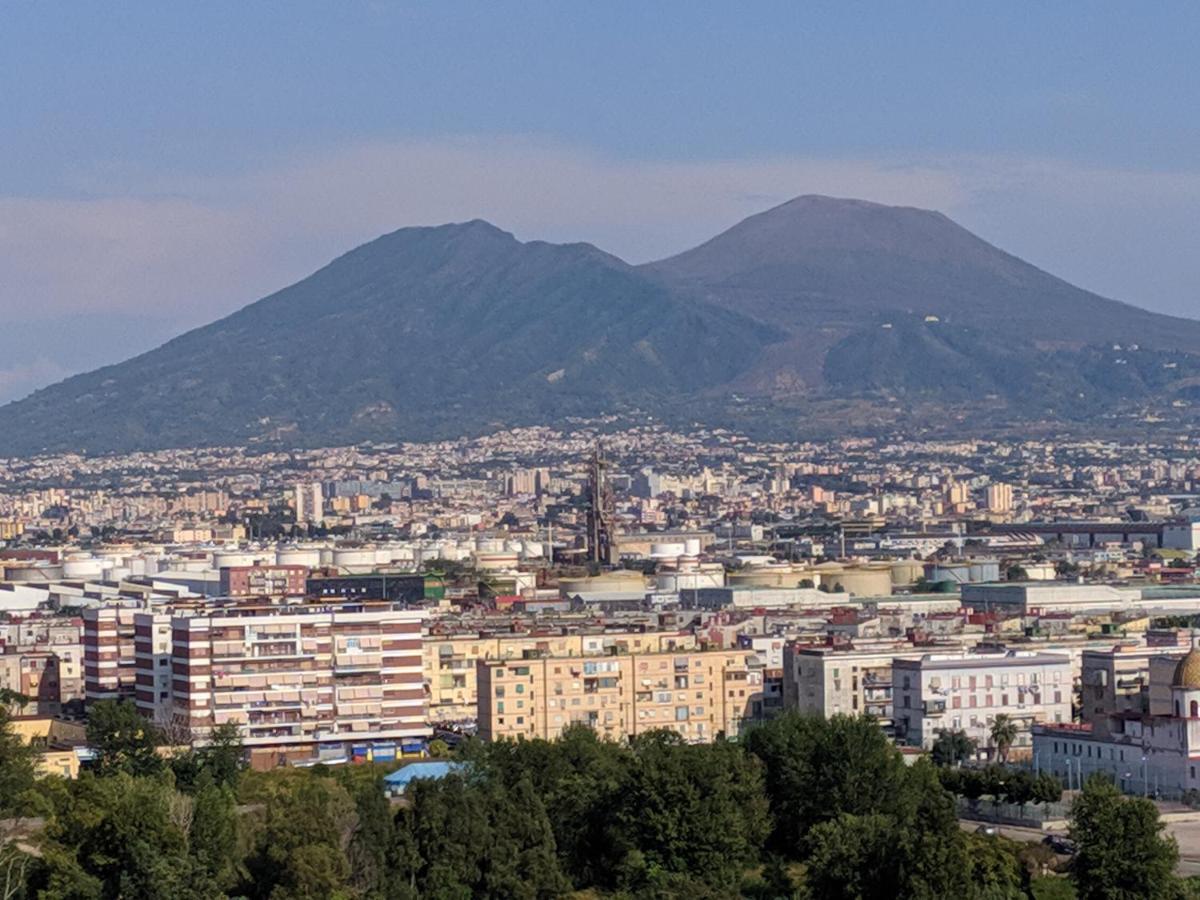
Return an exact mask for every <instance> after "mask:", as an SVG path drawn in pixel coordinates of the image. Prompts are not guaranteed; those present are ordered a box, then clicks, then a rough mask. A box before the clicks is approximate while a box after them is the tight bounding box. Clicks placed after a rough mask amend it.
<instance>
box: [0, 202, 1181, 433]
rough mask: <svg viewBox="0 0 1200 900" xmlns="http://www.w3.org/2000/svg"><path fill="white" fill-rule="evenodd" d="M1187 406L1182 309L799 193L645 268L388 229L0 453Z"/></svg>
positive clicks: (29, 412)
mask: <svg viewBox="0 0 1200 900" xmlns="http://www.w3.org/2000/svg"><path fill="white" fill-rule="evenodd" d="M1193 400H1200V322H1195V321H1192V320H1187V319H1178V318H1172V317H1169V316H1163V315H1158V314H1155V313H1150V312H1147V311H1145V310H1142V309H1139V308H1137V307H1134V306H1130V305H1128V304H1124V303H1119V302H1116V301H1113V300H1108V299H1105V298H1102V297H1098V296H1096V295H1095V294H1091V293H1089V292H1087V291H1084V290H1081V289H1079V288H1076V287H1074V286H1072V285H1070V284H1068V283H1066V282H1064V281H1062V280H1061V279H1058V278H1055V277H1054V276H1052V275H1049V274H1048V273H1046V272H1043V271H1041V270H1040V269H1037V268H1036V267H1034V266H1031V265H1029V264H1027V263H1025V262H1022V261H1021V260H1019V259H1017V258H1016V257H1013V256H1011V255H1009V254H1007V253H1004V252H1003V251H1001V250H999V249H997V248H995V247H993V246H992V245H990V244H988V243H987V242H985V241H983V240H981V239H980V238H978V237H976V236H974V235H973V234H971V233H970V232H968V231H966V230H965V229H963V228H961V227H960V226H958V225H956V224H955V223H954V222H952V221H951V220H949V219H948V218H946V217H945V216H943V215H941V214H940V213H936V212H929V211H926V210H920V209H911V208H903V207H888V206H881V205H879V204H874V203H867V202H863V201H859V200H840V199H835V198H829V197H818V196H804V197H798V198H796V199H795V200H792V201H789V202H788V203H785V204H783V205H781V206H778V207H775V208H774V209H771V210H768V211H766V212H763V213H760V214H758V215H755V216H751V217H750V218H748V219H746V220H745V221H743V222H741V223H739V224H737V225H735V226H734V227H733V228H731V229H729V230H728V231H726V232H724V233H722V234H720V235H718V236H716V237H714V238H713V239H712V240H710V241H707V242H706V243H704V244H701V245H700V246H698V247H696V248H694V249H692V250H689V251H687V252H685V253H682V254H680V255H678V256H674V257H671V258H670V259H666V260H662V261H659V262H655V263H650V264H647V265H643V266H637V267H634V266H630V265H627V264H626V263H624V262H622V261H621V260H619V259H617V258H616V257H614V256H611V255H609V254H607V253H604V252H603V251H601V250H599V249H597V248H596V247H593V246H591V245H588V244H567V245H557V244H549V243H545V242H541V241H530V242H521V241H519V240H517V239H516V238H515V237H513V236H512V235H511V234H508V233H506V232H504V231H501V230H500V229H498V228H496V227H494V226H492V225H489V224H488V223H486V222H482V221H473V222H467V223H464V224H456V225H443V226H439V227H430V228H405V229H401V230H399V231H396V232H393V233H391V234H388V235H385V236H383V237H381V238H378V239H377V240H374V241H372V242H370V243H368V244H365V245H363V246H361V247H359V248H357V249H355V250H353V251H351V252H349V253H347V254H346V255H344V256H342V257H339V258H338V259H336V260H334V261H333V262H332V263H330V264H329V265H327V266H325V267H324V268H323V269H321V270H319V271H318V272H316V273H314V274H313V275H311V276H309V277H308V278H305V279H304V280H302V281H300V282H298V283H297V284H294V285H292V286H291V287H288V288H285V289H284V290H282V291H279V292H278V293H276V294H272V295H271V296H269V297H266V298H264V299H262V300H260V301H258V302H256V303H253V304H251V305H249V306H247V307H245V308H244V309H242V310H240V311H238V312H236V313H234V314H233V315H230V316H228V317H226V318H224V319H221V320H220V321H217V322H214V323H212V324H211V325H208V326H205V327H203V328H198V329H196V330H194V331H190V332H188V333H186V334H184V335H182V336H180V337H178V338H175V339H174V340H172V341H169V342H168V343H166V344H164V345H163V346H161V347H159V348H158V349H156V350H153V351H151V352H149V353H145V354H143V355H141V356H138V357H135V358H133V359H131V360H128V361H127V362H124V363H121V364H119V365H115V366H108V367H106V368H103V369H98V370H96V371H94V372H90V373H87V374H84V375H78V376H76V377H74V378H69V379H67V380H66V381H63V382H61V383H60V384H56V385H53V386H51V387H48V388H45V389H43V390H40V391H37V392H36V393H34V394H32V395H30V396H29V397H27V398H25V399H24V400H21V401H18V402H15V403H11V404H8V405H7V406H4V407H2V408H0V455H18V454H29V453H34V452H37V451H39V450H42V449H48V450H56V451H61V450H79V451H86V452H101V451H112V450H129V449H135V448H158V447H182V446H195V445H217V444H244V443H248V442H256V441H261V442H269V443H279V444H285V445H286V444H292V445H309V446H312V445H320V444H337V443H345V442H355V441H362V440H398V439H427V438H434V437H446V436H453V435H458V434H462V433H468V432H477V431H482V430H486V429H489V428H493V427H501V426H506V425H508V426H511V425H518V424H532V423H548V422H556V421H561V420H562V419H564V418H565V417H570V416H596V415H600V414H606V413H618V414H621V413H632V412H635V411H640V412H643V413H652V414H655V415H659V416H665V417H666V418H668V419H670V420H673V421H678V422H681V423H686V422H691V421H696V420H698V419H702V420H708V421H712V422H734V423H736V424H738V425H740V426H767V425H772V424H774V425H778V426H780V427H782V430H783V431H784V432H785V433H786V432H788V431H791V432H793V433H794V432H796V431H798V430H799V431H803V430H804V429H805V428H806V427H808V426H810V425H814V424H815V423H816V417H817V416H819V415H821V414H822V413H820V412H819V404H821V403H826V404H827V405H828V404H833V405H834V407H836V410H835V412H833V413H831V414H830V416H831V417H830V421H829V423H828V424H830V425H831V427H843V428H845V427H849V424H848V423H851V420H849V419H847V418H846V417H845V415H846V414H845V409H846V404H847V403H851V404H855V406H854V408H855V409H856V410H859V409H865V408H879V409H884V408H886V409H888V410H892V411H894V410H896V409H897V408H899V406H907V407H910V408H912V407H916V406H918V405H921V404H924V408H927V409H933V410H935V411H936V410H938V409H947V410H948V409H950V408H952V407H953V408H961V409H979V408H981V406H986V407H987V408H988V409H994V410H997V411H998V413H997V414H998V415H1001V416H1003V417H1005V418H1006V419H1009V420H1013V419H1016V420H1019V419H1021V418H1022V417H1039V416H1040V417H1043V418H1045V417H1049V418H1051V419H1056V418H1061V417H1070V416H1074V417H1077V418H1078V417H1090V416H1096V415H1102V414H1107V413H1109V412H1111V411H1112V410H1114V409H1118V408H1121V407H1123V406H1125V407H1129V406H1131V405H1132V406H1136V405H1138V404H1143V405H1144V404H1146V403H1159V404H1170V403H1172V402H1174V403H1176V404H1177V405H1178V404H1187V403H1190V402H1191V401H1193ZM814 403H816V404H818V406H813V405H812V404H814ZM806 404H807V405H806ZM831 408H833V407H831ZM747 410H749V411H750V412H747ZM801 410H803V411H801ZM868 418H869V417H868ZM862 421H867V419H863V420H862Z"/></svg>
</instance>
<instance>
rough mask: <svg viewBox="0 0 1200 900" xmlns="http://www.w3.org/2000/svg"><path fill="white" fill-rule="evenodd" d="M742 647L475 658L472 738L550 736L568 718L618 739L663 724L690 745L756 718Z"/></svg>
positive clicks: (754, 682)
mask: <svg viewBox="0 0 1200 900" xmlns="http://www.w3.org/2000/svg"><path fill="white" fill-rule="evenodd" d="M763 668H764V667H763V664H762V661H761V660H760V659H759V658H758V656H757V655H756V654H754V653H753V652H750V651H747V650H707V651H705V650H691V651H675V652H667V653H643V654H632V653H631V654H625V655H621V654H618V655H612V656H600V657H587V656H584V657H546V658H531V659H521V660H482V659H481V660H479V661H478V662H477V663H476V670H477V673H478V681H479V736H480V737H481V738H483V739H484V740H498V739H501V738H518V737H525V738H554V737H557V736H558V735H560V734H561V733H562V731H563V729H565V728H567V727H568V726H570V725H574V724H583V725H587V726H588V727H590V728H593V729H594V730H595V731H596V732H597V733H599V734H601V735H603V736H604V737H608V738H612V739H614V740H619V739H621V738H627V737H633V736H635V735H638V734H643V733H645V732H647V731H653V730H658V729H668V730H671V731H675V732H677V733H678V734H679V735H680V736H681V737H683V738H684V740H687V741H691V742H695V743H700V742H705V741H712V740H714V739H716V738H717V737H718V736H719V735H722V734H724V735H726V736H730V737H732V736H735V735H737V734H739V733H740V732H741V730H742V728H743V727H744V726H745V725H747V724H749V723H751V722H754V721H757V720H759V719H761V718H762V716H763V710H762V681H763Z"/></svg>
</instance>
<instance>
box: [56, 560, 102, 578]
mask: <svg viewBox="0 0 1200 900" xmlns="http://www.w3.org/2000/svg"><path fill="white" fill-rule="evenodd" d="M111 567H112V566H111V563H110V562H109V560H107V559H98V558H96V557H94V556H68V557H67V558H66V559H64V560H63V564H62V570H63V577H64V578H70V579H89V578H102V577H103V576H104V570H105V569H106V568H111Z"/></svg>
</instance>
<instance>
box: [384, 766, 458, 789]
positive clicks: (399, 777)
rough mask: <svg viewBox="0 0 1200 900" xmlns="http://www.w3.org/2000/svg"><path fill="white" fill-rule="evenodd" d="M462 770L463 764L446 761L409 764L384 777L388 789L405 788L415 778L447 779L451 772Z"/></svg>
mask: <svg viewBox="0 0 1200 900" xmlns="http://www.w3.org/2000/svg"><path fill="white" fill-rule="evenodd" d="M461 768H462V763H453V762H445V761H441V760H439V761H433V762H415V763H409V764H408V765H407V766H405V767H404V768H403V769H397V770H396V771H395V772H392V773H391V774H389V775H385V776H384V777H383V780H384V782H386V784H387V786H388V787H392V788H404V787H407V786H408V783H409V782H410V781H412V780H413V779H414V778H445V777H446V776H447V775H449V774H450V773H451V772H454V771H457V770H458V769H461Z"/></svg>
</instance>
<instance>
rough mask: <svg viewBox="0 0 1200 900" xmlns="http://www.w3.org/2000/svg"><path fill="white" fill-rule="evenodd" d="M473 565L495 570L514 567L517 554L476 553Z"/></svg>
mask: <svg viewBox="0 0 1200 900" xmlns="http://www.w3.org/2000/svg"><path fill="white" fill-rule="evenodd" d="M475 567H476V568H478V569H487V570H489V571H495V570H496V569H515V568H516V567H517V554H515V553H476V554H475Z"/></svg>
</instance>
